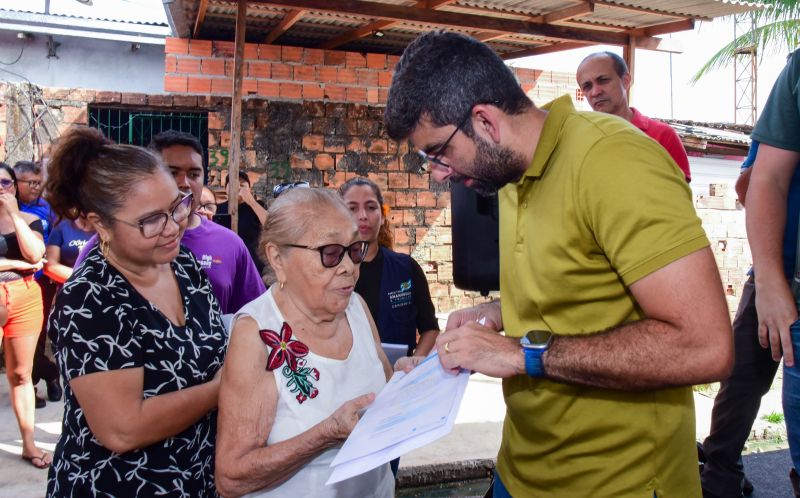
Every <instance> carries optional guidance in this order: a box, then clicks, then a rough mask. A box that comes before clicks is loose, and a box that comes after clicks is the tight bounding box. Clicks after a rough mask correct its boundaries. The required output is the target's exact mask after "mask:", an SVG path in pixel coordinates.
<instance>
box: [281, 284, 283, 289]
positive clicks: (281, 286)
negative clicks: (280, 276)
mask: <svg viewBox="0 0 800 498" xmlns="http://www.w3.org/2000/svg"><path fill="white" fill-rule="evenodd" d="M281 290H283V282H281Z"/></svg>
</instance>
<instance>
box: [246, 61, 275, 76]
mask: <svg viewBox="0 0 800 498" xmlns="http://www.w3.org/2000/svg"><path fill="white" fill-rule="evenodd" d="M270 66H271V64H270V63H269V62H248V63H247V76H249V77H250V78H263V79H269V77H270Z"/></svg>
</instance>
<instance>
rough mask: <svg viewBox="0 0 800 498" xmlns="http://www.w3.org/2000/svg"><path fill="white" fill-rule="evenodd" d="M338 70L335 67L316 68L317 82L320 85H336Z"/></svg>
mask: <svg viewBox="0 0 800 498" xmlns="http://www.w3.org/2000/svg"><path fill="white" fill-rule="evenodd" d="M337 73H338V70H337V69H336V68H335V67H327V66H319V67H317V81H319V82H320V83H336V75H337Z"/></svg>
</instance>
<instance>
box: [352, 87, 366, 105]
mask: <svg viewBox="0 0 800 498" xmlns="http://www.w3.org/2000/svg"><path fill="white" fill-rule="evenodd" d="M347 100H348V101H349V102H366V101H367V89H366V88H358V87H353V86H351V87H348V88H347Z"/></svg>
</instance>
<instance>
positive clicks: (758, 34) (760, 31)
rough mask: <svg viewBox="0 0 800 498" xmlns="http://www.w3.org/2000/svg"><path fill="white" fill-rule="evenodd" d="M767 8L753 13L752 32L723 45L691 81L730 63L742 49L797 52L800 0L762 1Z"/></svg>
mask: <svg viewBox="0 0 800 498" xmlns="http://www.w3.org/2000/svg"><path fill="white" fill-rule="evenodd" d="M762 3H763V4H765V5H766V7H765V8H764V9H761V10H756V11H753V12H751V13H750V15H752V16H753V25H755V26H756V28H755V29H753V30H752V31H748V32H747V33H744V34H742V35H741V36H738V37H736V38H735V39H734V40H733V41H732V42H730V43H728V44H727V45H725V46H724V47H722V48H721V49H720V50H719V52H717V53H716V54H714V56H713V57H711V59H709V60H708V61H707V62H706V63H705V64H704V65H703V67H701V68H700V70H699V71H697V73H695V75H694V76H692V79H691V82H692V83H697V82H698V81H699V80H700V78H702V77H703V76H705V75H706V74H707V73H709V72H711V71H713V70H714V69H717V68H722V67H727V66H729V65H730V64H731V63H732V62H733V59H734V56H735V55H736V54H737V53H739V52H740V51H749V50H752V49H755V50H756V54H759V55H766V54H772V53H775V52H777V51H779V50H783V51H787V50H788V51H789V52H791V51H793V50H794V49H796V48H797V47H798V44H800V0H762Z"/></svg>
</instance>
